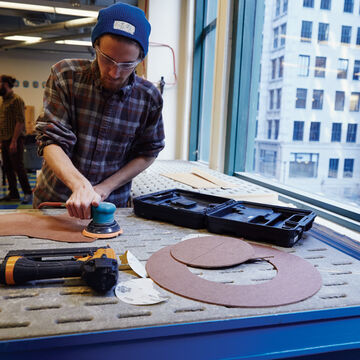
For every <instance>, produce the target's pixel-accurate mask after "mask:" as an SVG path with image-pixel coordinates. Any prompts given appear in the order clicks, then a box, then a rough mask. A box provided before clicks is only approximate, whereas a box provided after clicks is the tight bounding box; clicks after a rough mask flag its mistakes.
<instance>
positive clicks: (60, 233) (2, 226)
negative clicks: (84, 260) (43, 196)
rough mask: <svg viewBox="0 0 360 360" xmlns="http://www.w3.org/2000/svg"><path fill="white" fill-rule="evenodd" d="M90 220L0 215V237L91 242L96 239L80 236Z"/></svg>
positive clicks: (36, 214) (35, 215)
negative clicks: (16, 236) (20, 236)
mask: <svg viewBox="0 0 360 360" xmlns="http://www.w3.org/2000/svg"><path fill="white" fill-rule="evenodd" d="M89 222H90V220H81V219H77V218H72V217H70V216H69V215H68V214H67V213H65V214H61V215H44V214H41V213H11V214H2V215H0V236H8V235H10V236H11V235H24V236H30V237H34V238H39V239H48V240H55V241H61V242H70V243H81V242H84V243H85V242H86V243H89V242H93V241H95V240H96V239H94V238H88V237H86V236H83V235H82V234H81V232H82V230H83V229H84V228H85V227H86V226H87V225H88V223H89Z"/></svg>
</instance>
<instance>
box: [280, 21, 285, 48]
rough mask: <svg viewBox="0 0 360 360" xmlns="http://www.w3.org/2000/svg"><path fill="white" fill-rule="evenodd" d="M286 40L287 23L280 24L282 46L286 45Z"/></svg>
mask: <svg viewBox="0 0 360 360" xmlns="http://www.w3.org/2000/svg"><path fill="white" fill-rule="evenodd" d="M285 40H286V23H285V24H282V25H281V26H280V46H285Z"/></svg>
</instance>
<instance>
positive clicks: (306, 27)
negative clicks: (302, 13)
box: [301, 20, 312, 42]
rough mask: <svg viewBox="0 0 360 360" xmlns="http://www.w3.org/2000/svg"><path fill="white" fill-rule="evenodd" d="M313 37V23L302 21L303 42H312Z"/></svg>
mask: <svg viewBox="0 0 360 360" xmlns="http://www.w3.org/2000/svg"><path fill="white" fill-rule="evenodd" d="M311 36H312V21H304V20H303V21H302V25H301V41H302V42H311Z"/></svg>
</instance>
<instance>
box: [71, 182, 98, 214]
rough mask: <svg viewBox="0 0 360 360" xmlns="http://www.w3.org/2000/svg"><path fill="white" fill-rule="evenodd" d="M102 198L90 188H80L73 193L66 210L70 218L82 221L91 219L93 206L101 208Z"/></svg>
mask: <svg viewBox="0 0 360 360" xmlns="http://www.w3.org/2000/svg"><path fill="white" fill-rule="evenodd" d="M101 200H102V199H101V196H100V195H99V194H98V193H97V192H96V191H95V189H94V188H93V187H92V186H91V185H90V186H86V187H85V186H84V187H80V188H79V189H76V190H75V191H73V193H72V194H71V196H70V197H69V199H68V200H67V201H66V208H67V211H68V213H69V215H70V216H72V217H77V218H80V219H90V218H91V205H93V206H99V203H100V201H101Z"/></svg>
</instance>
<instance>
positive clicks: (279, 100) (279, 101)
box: [276, 89, 281, 109]
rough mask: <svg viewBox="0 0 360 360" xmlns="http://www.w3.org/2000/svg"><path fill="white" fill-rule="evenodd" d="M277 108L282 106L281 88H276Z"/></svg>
mask: <svg viewBox="0 0 360 360" xmlns="http://www.w3.org/2000/svg"><path fill="white" fill-rule="evenodd" d="M276 95H277V96H276V109H280V108H281V89H276Z"/></svg>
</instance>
